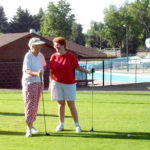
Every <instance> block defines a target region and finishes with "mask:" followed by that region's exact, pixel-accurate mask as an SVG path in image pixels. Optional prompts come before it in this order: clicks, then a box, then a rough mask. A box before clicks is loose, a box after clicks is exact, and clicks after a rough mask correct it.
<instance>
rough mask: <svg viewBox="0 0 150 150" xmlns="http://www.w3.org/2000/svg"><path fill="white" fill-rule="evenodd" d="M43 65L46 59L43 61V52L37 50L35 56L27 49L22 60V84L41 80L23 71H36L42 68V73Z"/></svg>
mask: <svg viewBox="0 0 150 150" xmlns="http://www.w3.org/2000/svg"><path fill="white" fill-rule="evenodd" d="M44 66H46V61H45V58H44V56H43V54H42V53H41V52H39V54H38V55H37V56H34V55H33V53H32V52H31V51H30V50H29V51H28V52H27V53H26V55H25V57H24V61H23V67H22V72H23V76H22V84H23V85H24V84H30V83H33V82H41V81H40V77H34V76H31V75H29V74H27V73H26V72H25V71H26V70H31V71H35V72H38V71H39V70H42V72H43V73H44V69H43V67H44Z"/></svg>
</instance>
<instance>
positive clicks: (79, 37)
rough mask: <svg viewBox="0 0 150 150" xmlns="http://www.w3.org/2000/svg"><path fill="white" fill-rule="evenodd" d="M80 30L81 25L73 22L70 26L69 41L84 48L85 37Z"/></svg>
mask: <svg viewBox="0 0 150 150" xmlns="http://www.w3.org/2000/svg"><path fill="white" fill-rule="evenodd" d="M82 30H83V29H82V25H81V24H77V23H75V22H74V23H73V25H72V35H71V38H70V40H71V41H72V42H75V43H77V44H80V45H83V46H84V45H85V36H84V34H83V33H82Z"/></svg>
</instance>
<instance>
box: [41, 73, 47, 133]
mask: <svg viewBox="0 0 150 150" xmlns="http://www.w3.org/2000/svg"><path fill="white" fill-rule="evenodd" d="M40 80H41V89H42V104H43V115H44V125H45V133H47V130H46V119H45V106H44V97H43V83H42V76H41V77H40Z"/></svg>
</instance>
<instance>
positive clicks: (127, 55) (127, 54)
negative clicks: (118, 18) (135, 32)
mask: <svg viewBox="0 0 150 150" xmlns="http://www.w3.org/2000/svg"><path fill="white" fill-rule="evenodd" d="M123 27H125V28H126V57H127V71H129V66H128V57H129V53H128V26H127V25H123Z"/></svg>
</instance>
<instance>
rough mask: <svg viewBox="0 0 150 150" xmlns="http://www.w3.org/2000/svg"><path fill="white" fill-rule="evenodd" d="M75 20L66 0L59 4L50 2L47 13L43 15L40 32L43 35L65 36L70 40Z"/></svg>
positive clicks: (61, 0)
mask: <svg viewBox="0 0 150 150" xmlns="http://www.w3.org/2000/svg"><path fill="white" fill-rule="evenodd" d="M74 20H75V19H74V14H71V8H70V4H69V3H67V2H66V1H65V0H60V1H59V2H58V4H57V5H55V4H54V3H53V2H50V3H49V5H48V9H47V13H45V14H44V16H43V17H42V21H41V29H40V34H41V35H43V36H63V37H65V38H66V39H67V40H68V39H70V36H71V34H72V24H73V22H74Z"/></svg>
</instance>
